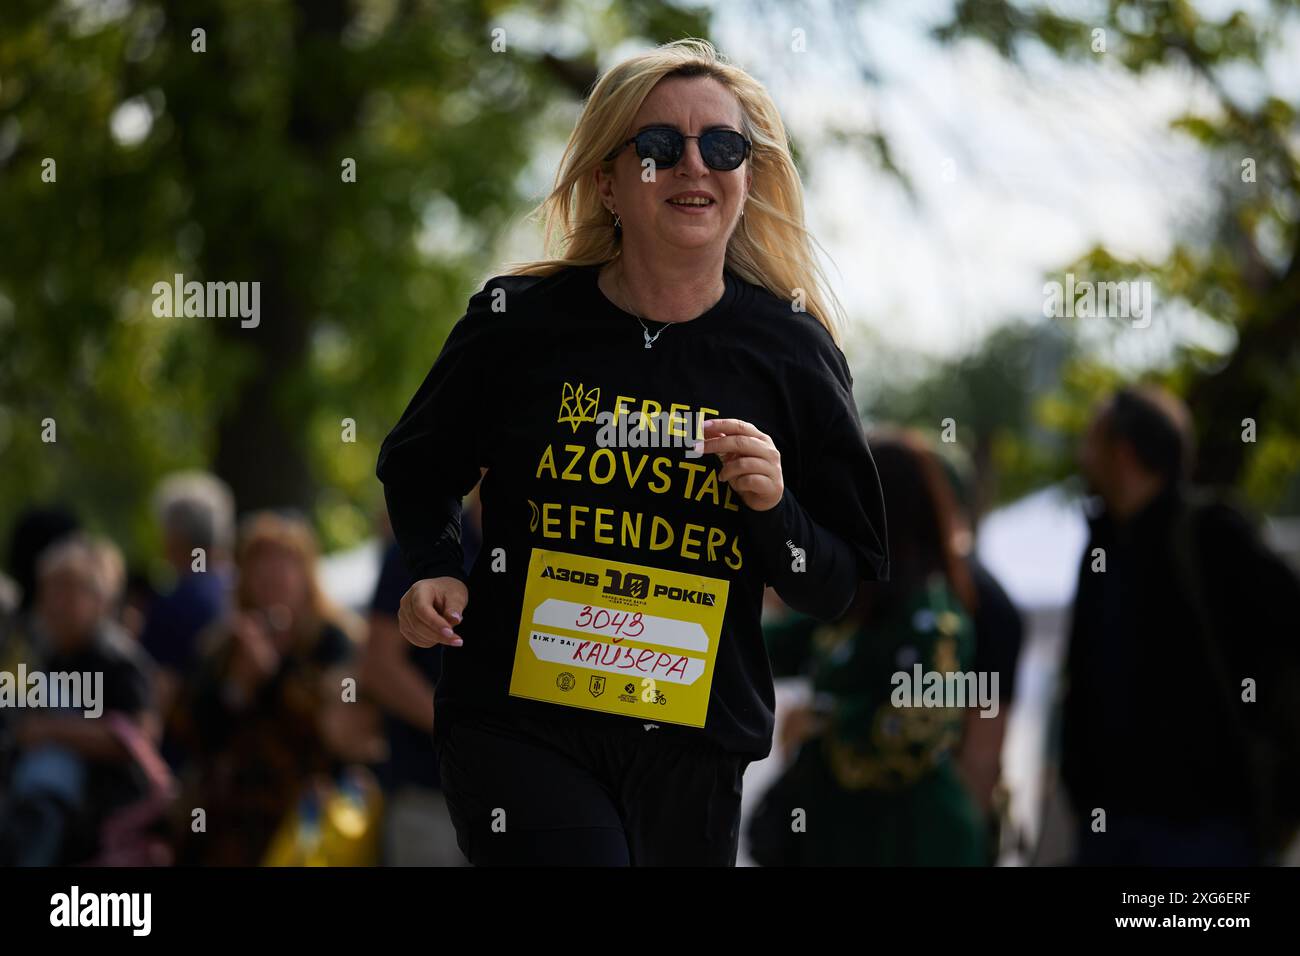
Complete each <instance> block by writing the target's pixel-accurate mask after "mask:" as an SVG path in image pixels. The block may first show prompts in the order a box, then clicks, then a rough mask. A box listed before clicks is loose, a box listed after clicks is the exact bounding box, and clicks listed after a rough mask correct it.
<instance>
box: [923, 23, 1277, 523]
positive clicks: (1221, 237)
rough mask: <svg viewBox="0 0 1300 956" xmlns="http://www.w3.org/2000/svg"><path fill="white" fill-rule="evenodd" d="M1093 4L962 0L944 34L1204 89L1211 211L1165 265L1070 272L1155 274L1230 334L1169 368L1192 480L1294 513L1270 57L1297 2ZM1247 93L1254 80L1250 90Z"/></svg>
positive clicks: (1092, 263)
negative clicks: (1218, 350)
mask: <svg viewBox="0 0 1300 956" xmlns="http://www.w3.org/2000/svg"><path fill="white" fill-rule="evenodd" d="M1206 6H1207V8H1208V6H1209V5H1206ZM1217 6H1218V5H1216V7H1217ZM1092 9H1095V11H1096V18H1095V20H1083V19H1072V18H1070V17H1069V16H1066V15H1064V14H1063V13H1062V10H1063V7H1062V5H1059V4H1048V3H1028V2H1024V3H1022V2H1010V0H958V2H957V4H956V5H955V8H954V14H953V17H952V19H951V21H950V22H949V23H947V24H945V25H944V26H943V27H942V28H940V29H939V30H938V36H939V37H940V38H941V39H944V40H956V39H958V38H963V37H978V38H980V39H982V40H985V41H987V42H988V43H990V44H991V45H992V46H994V47H995V48H996V49H997V50H999V51H1000V52H1001V53H1002V54H1003V55H1005V56H1006V57H1008V58H1009V59H1011V60H1016V59H1017V58H1018V57H1019V55H1020V54H1021V52H1022V51H1023V49H1024V48H1025V46H1026V45H1028V44H1035V43H1037V44H1042V45H1043V46H1046V47H1047V48H1049V49H1051V50H1052V51H1054V52H1055V53H1057V54H1059V55H1060V56H1062V57H1068V58H1075V59H1093V60H1097V59H1100V58H1102V57H1106V58H1111V59H1113V60H1115V61H1116V62H1118V63H1119V64H1121V65H1122V66H1123V67H1124V68H1126V69H1128V70H1130V71H1133V72H1134V73H1141V72H1143V71H1147V70H1154V69H1173V70H1177V71H1180V72H1181V73H1183V74H1184V75H1186V77H1187V79H1188V81H1189V83H1190V84H1193V85H1194V86H1195V88H1197V89H1199V90H1200V91H1202V92H1203V93H1204V94H1205V100H1206V103H1205V106H1204V107H1203V108H1202V109H1200V111H1199V112H1196V113H1193V114H1188V115H1185V116H1181V117H1179V118H1177V119H1176V120H1175V122H1174V126H1175V128H1176V129H1178V130H1180V131H1181V132H1183V133H1185V134H1186V135H1188V136H1191V137H1194V138H1195V139H1196V140H1197V142H1198V143H1200V144H1201V145H1202V146H1203V147H1204V148H1205V150H1206V151H1207V153H1208V154H1209V155H1210V156H1211V158H1212V159H1213V161H1214V164H1215V166H1214V168H1215V169H1217V170H1218V175H1217V182H1216V184H1215V188H1216V195H1217V214H1216V215H1215V217H1214V220H1213V222H1212V223H1210V224H1209V227H1208V228H1206V229H1205V230H1204V231H1203V233H1202V234H1199V235H1187V236H1184V237H1181V239H1180V241H1179V242H1178V243H1177V244H1176V246H1175V248H1174V249H1173V251H1172V252H1171V253H1170V255H1169V257H1168V258H1167V259H1166V260H1165V261H1163V262H1157V263H1141V262H1124V261H1119V260H1117V259H1116V258H1115V257H1112V256H1110V255H1109V254H1108V253H1107V252H1106V251H1105V250H1093V251H1092V252H1091V253H1089V255H1088V256H1086V257H1085V258H1084V260H1083V261H1082V262H1081V264H1078V265H1076V266H1075V267H1072V268H1075V269H1076V270H1077V269H1080V268H1084V267H1095V268H1097V269H1101V270H1103V271H1105V272H1107V273H1111V274H1117V275H1126V276H1128V277H1136V276H1143V277H1146V278H1150V279H1151V280H1152V281H1153V282H1155V283H1156V285H1157V289H1158V294H1159V297H1160V299H1161V301H1163V302H1164V303H1181V304H1183V305H1186V306H1188V307H1190V308H1191V309H1194V310H1196V312H1198V313H1199V314H1201V315H1203V316H1205V317H1207V318H1209V319H1210V320H1212V321H1214V322H1217V323H1219V324H1221V325H1222V326H1223V327H1225V328H1226V329H1228V330H1229V331H1230V332H1231V333H1232V337H1233V339H1234V342H1235V344H1234V346H1233V348H1232V349H1231V351H1230V353H1229V354H1227V355H1212V354H1208V353H1206V352H1205V351H1204V350H1203V349H1197V348H1194V347H1190V346H1188V347H1185V348H1184V349H1183V351H1182V355H1181V362H1180V367H1179V368H1177V369H1175V370H1174V372H1173V373H1172V374H1171V376H1170V381H1171V383H1173V384H1175V385H1178V386H1179V387H1180V388H1181V389H1182V391H1183V393H1184V395H1185V396H1186V398H1187V400H1188V402H1189V404H1190V405H1191V407H1192V411H1193V413H1194V415H1195V418H1196V422H1197V429H1198V443H1199V446H1200V456H1199V468H1198V478H1199V479H1201V480H1202V481H1205V482H1209V483H1216V484H1235V485H1239V486H1241V487H1242V488H1243V489H1244V490H1245V491H1246V492H1247V493H1248V494H1249V495H1250V496H1251V497H1252V498H1253V499H1254V500H1255V502H1256V503H1257V504H1259V505H1261V506H1264V507H1270V508H1283V509H1288V510H1292V511H1298V510H1300V214H1298V213H1300V152H1298V150H1297V144H1298V143H1300V136H1297V134H1298V133H1300V123H1298V122H1297V114H1296V107H1295V104H1293V103H1290V102H1287V101H1286V100H1285V98H1284V97H1283V96H1282V95H1281V94H1280V93H1279V92H1278V91H1277V90H1275V89H1274V88H1273V86H1272V84H1273V77H1274V76H1275V75H1276V74H1275V72H1273V71H1270V70H1269V69H1267V68H1266V67H1267V64H1268V62H1269V57H1270V56H1277V55H1282V52H1284V51H1281V52H1280V44H1281V43H1282V42H1284V37H1285V36H1286V35H1287V31H1288V29H1289V30H1291V31H1293V30H1294V28H1295V27H1296V26H1297V21H1298V19H1300V8H1298V7H1297V5H1296V4H1295V3H1294V2H1292V0H1288V2H1280V0H1275V2H1273V3H1270V4H1261V5H1256V6H1255V7H1252V10H1254V11H1256V12H1255V13H1254V14H1253V15H1248V14H1247V13H1244V12H1241V11H1240V10H1235V11H1231V12H1227V13H1223V14H1222V15H1221V16H1217V17H1216V16H1211V15H1209V14H1208V13H1206V12H1204V11H1203V10H1202V8H1201V7H1200V6H1198V5H1197V4H1196V3H1194V2H1191V0H1143V2H1130V0H1108V2H1106V3H1100V4H1096V5H1094V6H1093V8H1092ZM1098 31H1100V32H1098ZM1292 35H1293V33H1292ZM1099 39H1100V40H1101V45H1104V52H1100V51H1099V49H1098V46H1099V43H1098V40H1099ZM1229 77H1231V78H1232V81H1233V82H1230V81H1229ZM1243 81H1248V82H1243ZM1243 89H1248V90H1249V89H1253V90H1255V91H1257V92H1256V95H1252V96H1250V97H1249V98H1247V97H1246V95H1245V94H1243V93H1241V92H1240V91H1241V90H1243ZM1159 186H1160V184H1159V183H1152V184H1151V188H1153V189H1157V188H1159ZM1246 419H1250V420H1252V421H1254V422H1255V424H1256V427H1257V440H1256V441H1255V442H1253V443H1252V442H1246V441H1243V440H1242V435H1243V420H1246Z"/></svg>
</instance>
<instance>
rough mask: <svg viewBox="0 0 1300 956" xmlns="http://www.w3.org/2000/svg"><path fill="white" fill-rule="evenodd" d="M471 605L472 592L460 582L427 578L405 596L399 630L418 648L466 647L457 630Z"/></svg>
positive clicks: (398, 617)
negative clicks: (467, 606)
mask: <svg viewBox="0 0 1300 956" xmlns="http://www.w3.org/2000/svg"><path fill="white" fill-rule="evenodd" d="M468 603H469V589H468V588H467V587H465V583H464V582H463V581H461V580H460V579H459V578H452V577H446V578H425V579H423V580H421V581H416V582H415V583H414V584H413V585H411V589H410V590H409V591H407V592H406V593H405V594H404V595H402V604H401V607H400V608H398V611H397V627H398V630H400V631H401V632H402V637H404V638H406V639H407V640H408V641H410V642H411V643H412V644H414V645H415V646H416V647H433V646H434V645H435V644H449V645H451V646H452V647H460V646H461V644H463V643H464V641H462V640H461V639H460V636H459V635H458V634H457V633H456V632H455V630H454V628H455V626H456V625H457V624H459V623H460V618H461V613H462V612H463V611H464V610H465V605H466V604H468Z"/></svg>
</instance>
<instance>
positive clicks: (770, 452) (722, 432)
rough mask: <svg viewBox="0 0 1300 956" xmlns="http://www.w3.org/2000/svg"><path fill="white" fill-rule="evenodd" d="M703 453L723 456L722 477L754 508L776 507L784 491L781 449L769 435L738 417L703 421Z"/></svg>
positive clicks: (720, 477)
mask: <svg viewBox="0 0 1300 956" xmlns="http://www.w3.org/2000/svg"><path fill="white" fill-rule="evenodd" d="M703 451H704V454H706V455H708V454H716V455H717V456H718V457H719V458H721V459H722V470H721V471H720V472H718V478H719V479H720V480H721V481H725V482H727V483H728V484H729V485H731V488H732V490H733V491H735V492H736V494H738V495H740V500H741V501H743V502H744V503H745V505H746V506H747V507H749V508H750V509H751V510H753V511H768V510H770V509H772V508H775V507H776V504H777V502H779V501H780V500H781V495H782V494H783V493H784V491H785V482H784V481H783V480H782V478H781V452H779V451H778V450H777V447H776V445H775V444H774V443H773V442H772V439H771V438H770V437H768V436H767V435H765V434H763V433H762V432H761V431H759V430H758V429H757V428H756V427H755V426H753V425H751V424H750V423H749V422H746V421H742V420H741V419H739V418H709V419H705V421H704V447H703Z"/></svg>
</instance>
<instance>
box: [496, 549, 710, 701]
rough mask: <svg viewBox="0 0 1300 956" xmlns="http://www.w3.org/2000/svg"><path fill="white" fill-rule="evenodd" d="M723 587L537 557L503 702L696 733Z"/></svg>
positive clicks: (634, 567)
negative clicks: (540, 703)
mask: <svg viewBox="0 0 1300 956" xmlns="http://www.w3.org/2000/svg"><path fill="white" fill-rule="evenodd" d="M726 607H727V582H726V581H725V580H722V579H719V578H708V577H702V576H700V575H697V574H685V573H682V572H679V571H667V570H664V569H662V568H651V567H646V566H644V565H640V564H625V563H623V562H620V561H606V560H603V559H600V558H589V557H585V556H583V555H578V554H565V553H563V552H560V551H545V550H543V549H541V548H534V549H533V552H532V556H531V558H530V559H529V562H528V584H527V586H526V588H525V589H524V607H523V614H522V616H521V617H520V621H519V640H518V644H517V646H516V647H515V662H514V670H513V671H512V673H511V676H510V693H511V695H512V696H515V697H529V698H532V699H534V700H544V701H548V702H549V703H552V704H562V705H564V706H566V707H583V708H586V709H588V710H602V711H606V712H608V713H611V714H624V715H626V716H630V717H638V718H644V719H646V720H654V721H656V722H659V721H663V722H667V723H674V724H686V725H688V726H691V727H703V726H704V720H705V718H706V717H707V716H708V713H709V687H710V685H711V684H712V682H713V665H714V661H715V659H716V657H717V651H718V637H719V635H720V634H721V633H722V616H723V613H724V612H725V610H726Z"/></svg>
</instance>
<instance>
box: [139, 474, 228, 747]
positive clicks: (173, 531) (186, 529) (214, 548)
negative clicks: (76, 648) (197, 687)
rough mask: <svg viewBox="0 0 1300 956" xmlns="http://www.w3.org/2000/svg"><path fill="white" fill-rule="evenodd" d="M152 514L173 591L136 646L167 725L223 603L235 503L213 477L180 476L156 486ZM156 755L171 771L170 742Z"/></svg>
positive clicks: (157, 606)
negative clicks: (146, 660)
mask: <svg viewBox="0 0 1300 956" xmlns="http://www.w3.org/2000/svg"><path fill="white" fill-rule="evenodd" d="M155 509H156V514H157V520H158V524H159V527H160V528H161V530H162V542H163V555H164V557H165V558H166V560H167V564H168V565H169V566H170V567H171V569H172V571H173V573H174V574H175V583H174V584H173V586H172V588H171V589H170V590H169V591H167V592H166V593H164V594H162V595H161V596H160V597H158V598H157V599H156V600H155V601H154V602H153V603H152V606H151V607H150V609H149V613H148V616H147V618H146V620H145V625H144V630H143V632H142V633H141V635H140V643H141V644H143V645H144V648H145V650H146V651H148V652H149V655H150V656H151V657H152V658H153V659H154V661H155V662H156V663H157V665H158V670H157V697H158V706H159V710H160V711H161V713H162V714H163V715H164V718H165V719H166V720H167V723H168V725H170V723H171V721H170V714H171V710H172V707H173V705H174V704H175V701H176V695H177V693H178V690H179V688H180V685H181V682H182V681H183V680H184V679H185V678H186V677H188V676H189V674H190V672H191V670H192V669H193V667H194V665H195V662H196V661H197V659H198V639H199V634H200V633H201V632H202V631H203V630H204V629H205V628H207V627H208V626H210V625H211V624H212V623H213V622H214V621H216V620H217V619H218V618H219V617H220V616H221V615H222V613H223V611H224V609H225V607H226V602H227V601H228V600H229V597H230V590H231V587H232V585H233V570H232V568H231V567H230V563H229V554H230V547H231V543H232V540H233V538H234V523H235V501H234V497H233V496H232V495H231V493H230V489H229V488H228V487H227V486H226V484H225V482H223V481H221V480H220V479H219V478H217V477H216V476H214V475H210V474H207V473H205V472H197V471H191V472H180V473H177V474H173V475H170V476H168V477H167V478H166V479H164V480H163V482H162V483H161V485H160V486H159V488H158V492H157V495H156V499H155ZM169 736H170V735H169ZM164 753H165V755H166V756H167V757H168V760H169V762H171V763H173V765H175V764H176V763H178V761H179V759H180V755H179V752H178V751H177V750H176V749H175V747H174V746H173V745H172V742H171V740H170V739H168V740H167V743H166V747H165V750H164Z"/></svg>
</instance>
